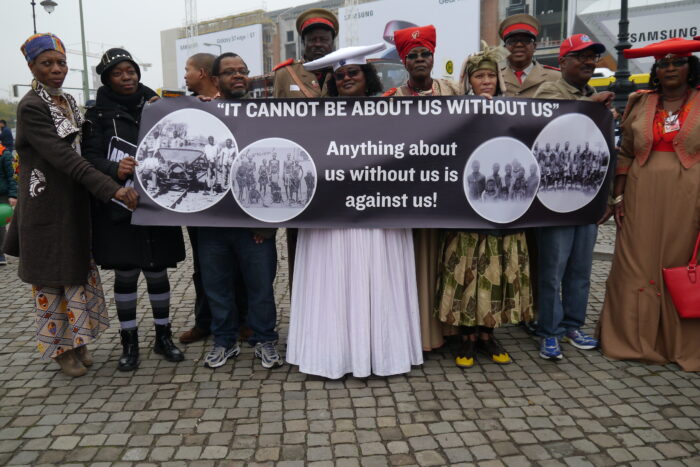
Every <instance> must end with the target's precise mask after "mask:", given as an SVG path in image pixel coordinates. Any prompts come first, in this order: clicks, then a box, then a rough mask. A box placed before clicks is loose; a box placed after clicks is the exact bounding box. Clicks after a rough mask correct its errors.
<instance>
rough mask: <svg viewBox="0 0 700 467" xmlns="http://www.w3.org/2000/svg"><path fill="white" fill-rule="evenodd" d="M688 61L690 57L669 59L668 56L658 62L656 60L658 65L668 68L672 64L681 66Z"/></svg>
mask: <svg viewBox="0 0 700 467" xmlns="http://www.w3.org/2000/svg"><path fill="white" fill-rule="evenodd" d="M686 63H688V57H679V58H674V59H672V60H669V59H667V58H666V59H661V60H659V61H658V62H656V67H657V68H661V69H664V68H668V67H670V66H671V65H673V66H674V68H680V67H682V66H683V65H685V64H686Z"/></svg>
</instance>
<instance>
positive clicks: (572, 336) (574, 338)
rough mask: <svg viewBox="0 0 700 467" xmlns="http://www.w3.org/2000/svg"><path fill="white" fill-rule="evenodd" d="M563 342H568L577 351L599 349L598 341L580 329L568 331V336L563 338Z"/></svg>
mask: <svg viewBox="0 0 700 467" xmlns="http://www.w3.org/2000/svg"><path fill="white" fill-rule="evenodd" d="M561 340H562V342H568V343H569V344H571V345H573V346H574V347H576V348H577V349H581V350H592V349H596V348H598V339H596V338H594V337H591V336H589V335H588V334H586V333H585V332H583V331H581V330H580V329H574V330H573V331H567V333H566V335H565V336H564V337H562V339H561Z"/></svg>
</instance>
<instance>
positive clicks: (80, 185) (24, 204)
mask: <svg viewBox="0 0 700 467" xmlns="http://www.w3.org/2000/svg"><path fill="white" fill-rule="evenodd" d="M21 50H22V54H23V55H24V57H25V58H26V60H27V64H28V66H29V69H30V71H31V72H32V75H33V76H34V80H33V81H32V88H31V90H29V91H28V92H27V94H26V95H25V96H24V97H23V98H22V100H21V101H20V103H19V105H18V107H17V144H16V149H17V152H18V153H19V154H20V155H21V156H20V157H21V162H20V169H19V183H18V188H19V189H18V200H17V207H16V210H15V213H14V219H13V221H12V224H11V225H10V230H9V232H8V235H7V239H6V241H5V246H4V249H5V252H6V253H7V254H10V255H12V256H19V259H20V261H19V277H20V279H22V281H24V282H26V283H29V284H32V292H33V297H34V311H35V318H36V324H37V331H36V338H37V348H38V350H39V352H40V354H41V356H42V358H52V359H54V360H55V361H56V362H57V363H58V364H59V365H60V366H61V369H62V370H63V372H64V373H65V374H67V375H69V376H82V375H84V374H85V373H86V371H87V370H86V367H87V366H90V365H91V364H92V363H93V360H92V357H91V356H90V353H89V352H88V349H87V345H88V344H89V343H91V342H92V341H94V340H95V339H96V338H97V336H98V335H99V333H100V332H101V331H103V330H104V329H106V328H107V327H108V325H109V319H108V315H107V309H106V307H105V301H104V295H103V293H102V284H101V282H100V276H99V273H98V271H97V268H96V267H95V263H94V262H93V261H92V258H91V256H90V193H91V194H92V195H93V196H95V197H96V198H97V199H100V200H101V201H105V202H106V201H108V200H109V199H111V198H116V199H118V200H120V201H122V202H124V203H125V204H126V205H127V206H129V207H130V208H132V209H133V208H134V207H136V203H137V200H138V195H137V193H136V192H135V191H134V190H133V188H124V187H122V186H121V185H119V184H118V183H116V182H115V181H114V180H112V179H111V178H110V177H107V176H105V175H104V174H102V173H101V172H100V171H98V170H97V169H96V168H95V167H94V166H93V165H92V164H90V163H89V162H88V161H87V160H85V159H84V158H83V157H82V156H81V155H80V128H81V125H82V122H83V119H82V116H81V115H80V110H79V109H78V106H77V104H76V102H75V100H74V99H73V97H72V96H70V95H68V94H66V93H64V92H63V90H62V89H61V86H62V85H63V81H64V79H65V77H66V74H67V72H68V65H67V63H66V49H65V47H64V45H63V42H61V40H60V39H59V38H58V37H56V36H54V35H53V34H35V35H33V36H31V37H30V38H29V39H27V40H26V41H25V42H24V44H23V45H22V48H21Z"/></svg>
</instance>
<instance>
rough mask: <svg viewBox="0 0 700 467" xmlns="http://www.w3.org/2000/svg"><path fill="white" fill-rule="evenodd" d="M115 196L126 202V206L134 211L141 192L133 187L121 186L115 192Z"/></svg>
mask: <svg viewBox="0 0 700 467" xmlns="http://www.w3.org/2000/svg"><path fill="white" fill-rule="evenodd" d="M114 198H115V199H118V200H119V201H121V202H122V203H124V204H126V207H128V208H129V209H131V210H132V211H133V210H134V209H136V205H137V204H138V200H139V194H138V193H137V192H136V190H134V189H133V188H131V187H129V188H120V189H118V190H117V192H116V193H115V194H114Z"/></svg>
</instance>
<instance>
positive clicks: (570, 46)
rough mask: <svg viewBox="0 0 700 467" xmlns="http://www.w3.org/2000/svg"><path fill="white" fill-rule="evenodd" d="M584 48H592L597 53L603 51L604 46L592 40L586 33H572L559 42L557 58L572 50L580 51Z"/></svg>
mask: <svg viewBox="0 0 700 467" xmlns="http://www.w3.org/2000/svg"><path fill="white" fill-rule="evenodd" d="M586 49H593V51H594V52H595V53H597V54H602V53H605V46H604V45H603V44H601V43H600V42H593V41H592V40H591V38H590V37H588V35H587V34H574V35H573V36H571V37H567V38H566V39H564V40H563V41H562V42H561V45H560V46H559V58H561V57H563V56H565V55H568V54H570V53H572V52H580V51H581V50H586Z"/></svg>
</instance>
